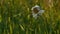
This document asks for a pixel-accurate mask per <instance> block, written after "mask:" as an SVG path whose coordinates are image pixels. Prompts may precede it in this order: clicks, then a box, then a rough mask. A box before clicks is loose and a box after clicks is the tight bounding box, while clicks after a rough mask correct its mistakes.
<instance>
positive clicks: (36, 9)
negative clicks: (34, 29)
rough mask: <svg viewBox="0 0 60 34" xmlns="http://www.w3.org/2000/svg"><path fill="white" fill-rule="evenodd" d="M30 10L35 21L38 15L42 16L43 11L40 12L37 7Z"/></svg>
mask: <svg viewBox="0 0 60 34" xmlns="http://www.w3.org/2000/svg"><path fill="white" fill-rule="evenodd" d="M31 10H32V15H33V17H34V18H35V19H36V18H37V17H38V15H42V13H44V10H41V9H40V7H39V6H38V5H35V6H34V7H32V9H31Z"/></svg>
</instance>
